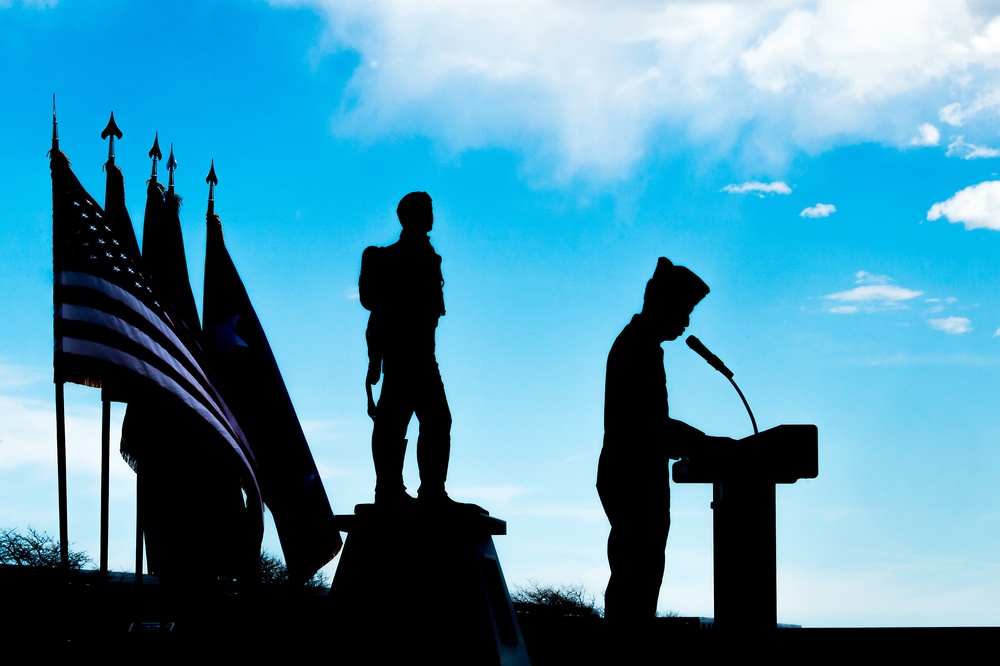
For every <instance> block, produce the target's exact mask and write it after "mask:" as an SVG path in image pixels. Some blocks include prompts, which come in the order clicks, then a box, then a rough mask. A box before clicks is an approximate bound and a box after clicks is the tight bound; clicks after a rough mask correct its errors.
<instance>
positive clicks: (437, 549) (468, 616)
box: [330, 504, 529, 664]
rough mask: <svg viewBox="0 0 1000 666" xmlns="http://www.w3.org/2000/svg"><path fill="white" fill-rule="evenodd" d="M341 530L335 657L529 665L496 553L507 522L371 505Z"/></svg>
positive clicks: (334, 591)
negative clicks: (342, 653)
mask: <svg viewBox="0 0 1000 666" xmlns="http://www.w3.org/2000/svg"><path fill="white" fill-rule="evenodd" d="M335 520H336V521H337V529H339V530H340V531H342V532H347V540H346V542H345V544H344V550H343V552H342V554H341V556H340V558H341V559H340V564H339V565H338V568H337V573H336V575H335V577H334V579H333V584H332V586H331V588H330V601H331V603H333V604H334V607H335V615H336V618H337V619H336V627H334V631H335V632H336V634H335V635H336V636H337V637H338V638H337V639H336V641H335V643H336V645H337V646H338V647H342V648H344V649H349V650H350V651H351V654H353V655H355V656H356V657H365V658H366V661H368V659H367V657H368V656H369V655H370V657H371V663H385V660H396V659H407V660H413V659H415V658H425V659H424V661H427V662H428V663H436V664H441V663H447V664H527V663H529V661H528V653H527V650H526V649H525V647H524V639H523V638H522V636H521V630H520V627H519V626H518V624H517V617H516V615H515V614H514V608H513V605H512V604H511V601H510V594H509V592H508V591H507V584H506V582H505V581H504V578H503V572H502V571H501V569H500V561H499V559H497V554H496V549H495V548H494V547H493V535H499V534H506V533H507V524H506V522H504V521H502V520H498V519H496V518H492V517H490V516H484V515H478V514H474V513H470V512H461V511H446V512H429V511H421V510H419V509H417V510H406V511H385V510H381V509H380V508H379V507H377V506H375V505H372V504H359V505H358V506H357V507H355V515H344V516H337V517H336V519H335Z"/></svg>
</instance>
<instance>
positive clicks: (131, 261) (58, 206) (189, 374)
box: [50, 146, 263, 544]
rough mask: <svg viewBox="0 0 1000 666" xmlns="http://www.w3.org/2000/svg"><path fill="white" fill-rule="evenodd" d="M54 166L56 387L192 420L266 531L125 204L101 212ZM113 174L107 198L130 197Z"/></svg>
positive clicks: (56, 162) (253, 474) (258, 527)
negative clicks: (172, 407) (154, 402)
mask: <svg viewBox="0 0 1000 666" xmlns="http://www.w3.org/2000/svg"><path fill="white" fill-rule="evenodd" d="M50 166H51V169H52V272H53V281H54V286H53V297H54V304H55V323H54V332H55V354H54V367H55V381H56V382H74V383H78V384H85V385H87V386H95V387H103V388H105V389H111V390H112V391H113V394H114V395H115V397H116V399H119V398H120V399H124V400H128V399H129V398H131V397H133V396H139V395H151V394H155V395H158V396H161V397H162V399H163V400H165V401H167V402H172V403H173V404H176V405H182V406H183V407H184V408H185V409H186V410H188V411H189V412H190V413H192V414H195V415H196V416H197V420H198V421H199V422H200V424H201V426H202V427H203V428H204V430H205V431H206V432H209V433H211V434H212V436H213V437H214V438H215V442H217V443H218V442H219V441H220V440H221V442H224V444H225V447H226V448H228V449H229V450H230V452H231V453H232V454H233V455H234V456H235V457H234V460H235V462H236V465H237V467H238V469H239V470H240V477H241V479H242V481H243V489H244V490H245V492H246V493H247V496H248V497H247V504H248V506H249V507H250V509H248V512H250V511H251V510H252V513H250V515H249V516H248V517H247V520H248V522H252V523H254V525H253V530H254V531H255V532H256V534H258V535H261V534H262V533H263V522H262V516H261V513H260V509H261V508H262V506H261V502H260V490H259V487H258V485H257V463H256V461H255V460H254V457H253V453H252V452H251V450H250V447H249V445H248V444H247V442H246V438H245V437H244V435H243V432H242V430H241V429H240V426H239V424H238V423H237V422H236V419H235V418H234V417H233V415H232V413H231V412H230V411H229V408H228V407H227V405H226V403H225V401H224V400H223V398H222V396H221V395H220V394H219V392H218V390H217V388H216V384H215V380H214V378H213V377H212V376H211V375H210V374H209V373H208V371H207V370H206V369H207V368H208V367H209V365H208V362H207V360H206V358H205V355H204V352H202V350H201V347H200V346H199V344H198V342H197V340H196V339H195V337H194V336H193V335H191V333H190V332H189V331H188V330H187V328H186V327H185V326H183V325H182V324H181V323H180V321H179V319H178V318H177V316H176V315H174V314H173V312H172V310H171V308H170V307H168V306H167V305H166V304H165V303H164V301H163V300H162V299H161V298H160V296H159V295H158V294H157V292H156V290H154V289H153V287H152V285H151V283H150V280H149V278H148V277H147V274H146V272H145V270H144V269H143V267H142V262H141V259H140V257H139V255H138V252H137V247H138V244H137V243H136V240H135V234H134V232H133V231H132V225H131V222H130V221H129V220H128V217H127V213H123V212H122V211H124V199H122V205H121V207H120V210H119V211H116V213H117V214H114V215H112V214H105V211H104V210H102V209H101V207H100V206H98V205H97V203H96V202H95V201H94V199H93V198H92V197H91V196H90V195H89V194H88V193H87V192H86V190H84V188H83V186H82V185H81V184H80V182H79V181H78V180H77V178H76V176H75V175H74V174H73V171H72V170H71V169H70V165H69V160H68V159H67V158H66V156H65V155H64V154H63V153H62V152H60V151H59V150H58V149H57V148H55V146H53V150H52V152H51V162H50ZM107 168H108V170H109V183H108V187H109V192H110V190H111V189H112V188H118V187H120V188H122V191H124V186H123V184H122V176H121V171H120V170H118V168H117V167H115V166H114V165H113V163H112V164H109V165H108V167H107ZM113 210H114V209H113ZM199 463H200V461H199V460H191V461H190V464H192V465H197V464H199ZM258 544H259V537H258Z"/></svg>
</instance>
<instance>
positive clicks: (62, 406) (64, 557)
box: [52, 93, 69, 573]
mask: <svg viewBox="0 0 1000 666" xmlns="http://www.w3.org/2000/svg"><path fill="white" fill-rule="evenodd" d="M58 151H59V122H58V121H57V120H56V95H55V93H52V153H56V152H58ZM56 467H57V470H58V471H57V478H58V486H59V564H60V566H61V567H62V570H63V572H64V573H65V572H66V571H69V524H68V514H69V509H68V502H67V500H66V398H65V385H64V383H63V382H62V381H59V380H58V379H57V380H56Z"/></svg>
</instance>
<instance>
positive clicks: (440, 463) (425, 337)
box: [358, 192, 454, 509]
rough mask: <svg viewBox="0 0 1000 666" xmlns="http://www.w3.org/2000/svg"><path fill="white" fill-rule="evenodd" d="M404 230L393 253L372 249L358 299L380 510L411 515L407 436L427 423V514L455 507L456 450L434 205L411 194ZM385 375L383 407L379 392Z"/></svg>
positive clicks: (423, 447) (420, 443) (420, 445)
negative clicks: (441, 350) (444, 366)
mask: <svg viewBox="0 0 1000 666" xmlns="http://www.w3.org/2000/svg"><path fill="white" fill-rule="evenodd" d="M396 215H397V216H398V217H399V223H400V224H401V225H402V227H403V230H402V233H400V235H399V241H397V242H396V243H393V244H392V245H389V246H388V247H375V246H372V247H369V248H367V249H366V250H365V251H364V254H363V255H362V258H361V278H360V280H359V281H358V291H359V293H360V296H361V304H362V305H363V306H364V307H365V308H367V309H368V310H370V311H371V316H370V317H369V319H368V330H367V331H366V333H365V335H366V338H367V340H368V361H369V363H368V376H367V377H366V380H365V389H366V391H367V393H368V415H369V416H371V418H372V419H373V420H374V421H375V427H374V429H373V431H372V457H373V458H374V461H375V476H376V482H375V504H376V505H380V506H382V507H384V508H398V509H402V508H406V507H408V506H410V505H411V504H412V502H413V498H412V497H411V496H410V495H409V494H407V492H406V487H405V486H404V485H403V459H404V456H405V454H406V429H407V426H408V425H409V423H410V419H411V418H412V416H413V415H414V413H416V415H417V419H419V421H420V436H419V438H418V439H417V465H418V466H419V469H420V488H419V490H418V494H419V499H420V502H421V504H422V505H425V506H431V507H435V506H452V505H453V504H454V503H452V502H451V500H450V499H449V498H448V495H447V493H445V489H444V484H445V478H446V477H447V475H448V458H449V453H450V450H451V411H450V410H449V409H448V399H447V398H446V396H445V393H444V384H443V383H442V381H441V373H440V371H439V370H438V364H437V359H436V358H435V356H434V332H435V329H436V328H437V325H438V319H439V318H440V317H442V316H444V314H445V310H444V292H443V286H444V280H443V278H442V277H441V257H440V256H438V254H437V253H436V252H435V251H434V248H433V247H431V242H430V238H429V237H428V233H429V232H430V230H431V228H432V227H433V225H434V212H433V209H432V205H431V197H430V195H428V194H427V193H426V192H410V193H409V194H407V195H406V196H404V197H403V198H402V199H401V200H400V202H399V206H398V207H397V208H396ZM382 374H384V375H385V381H384V382H383V383H382V393H381V395H380V396H379V401H378V406H377V407H376V405H375V401H374V399H373V397H372V386H373V385H374V384H377V383H378V381H379V378H380V375H382Z"/></svg>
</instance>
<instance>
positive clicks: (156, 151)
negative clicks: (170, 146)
mask: <svg viewBox="0 0 1000 666" xmlns="http://www.w3.org/2000/svg"><path fill="white" fill-rule="evenodd" d="M149 157H150V159H152V160H153V172H152V173H151V174H150V175H149V179H150V180H151V181H153V182H154V183H155V182H156V160H162V159H163V153H161V152H160V133H159V132H157V133H156V136H154V137H153V147H152V148H150V149H149Z"/></svg>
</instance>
